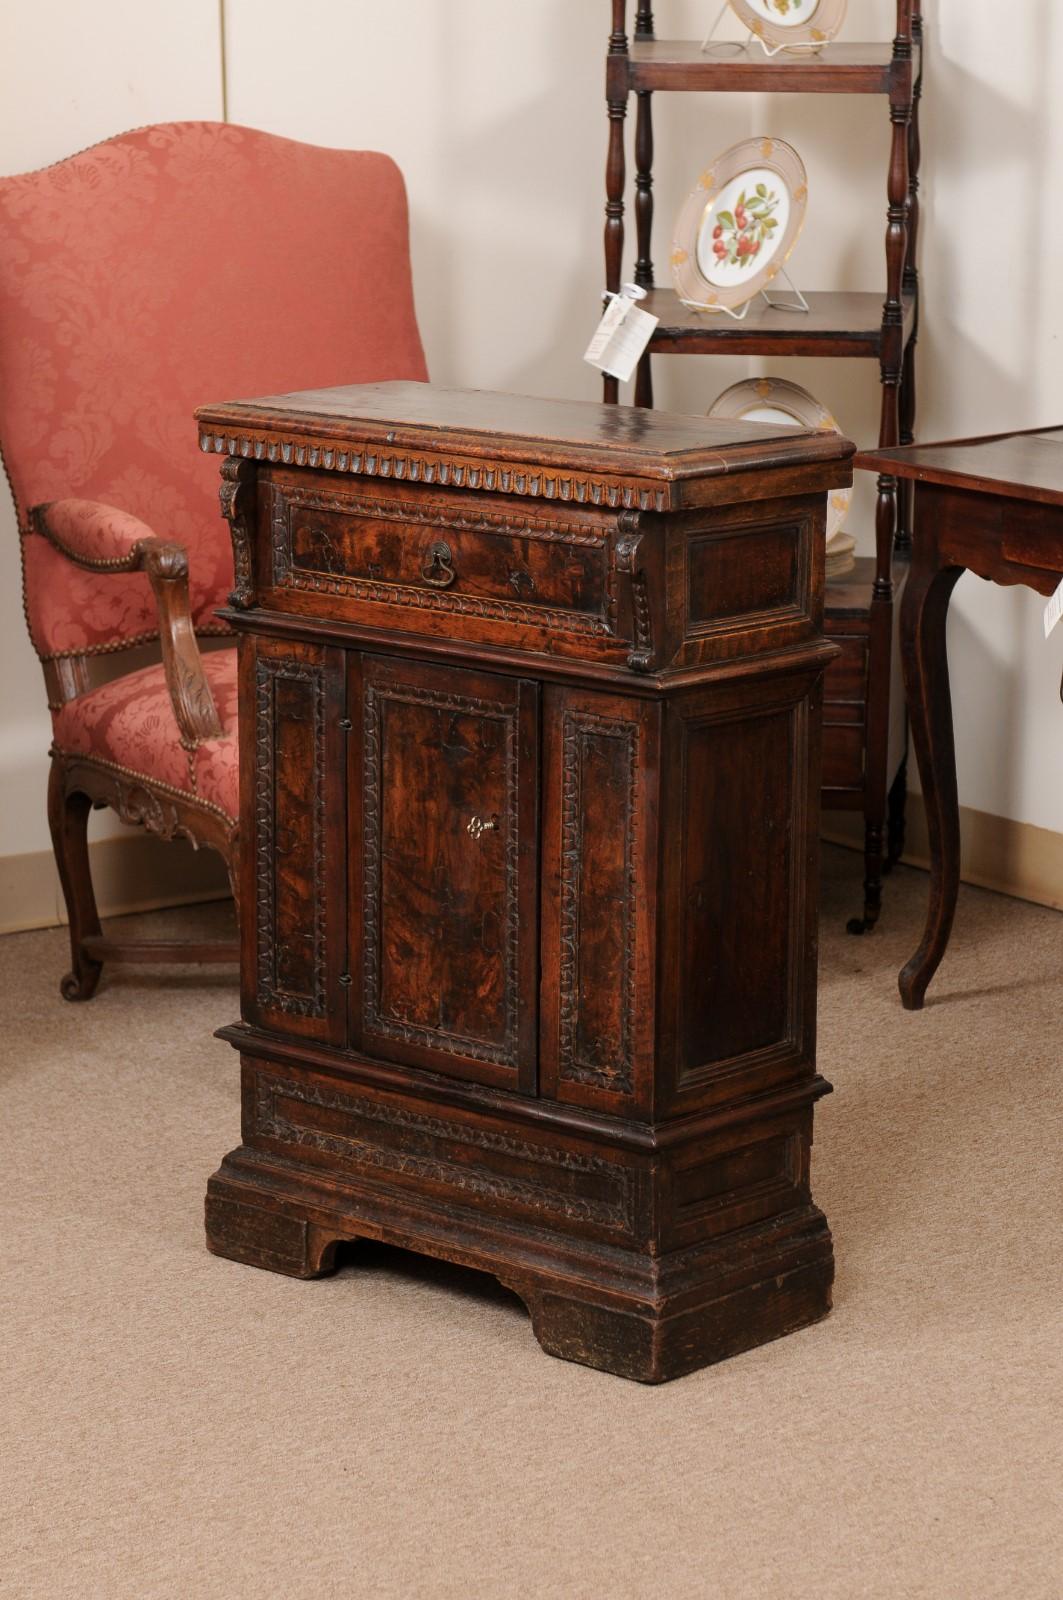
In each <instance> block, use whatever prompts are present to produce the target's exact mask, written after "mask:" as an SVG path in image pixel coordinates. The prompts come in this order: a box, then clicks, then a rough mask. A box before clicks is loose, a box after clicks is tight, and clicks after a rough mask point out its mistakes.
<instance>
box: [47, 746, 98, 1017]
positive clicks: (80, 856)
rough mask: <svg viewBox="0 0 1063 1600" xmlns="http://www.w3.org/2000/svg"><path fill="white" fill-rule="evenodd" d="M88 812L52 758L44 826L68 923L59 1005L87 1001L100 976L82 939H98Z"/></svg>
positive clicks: (86, 800)
mask: <svg viewBox="0 0 1063 1600" xmlns="http://www.w3.org/2000/svg"><path fill="white" fill-rule="evenodd" d="M91 810H92V801H91V800H90V799H89V797H88V795H87V794H82V793H81V791H80V790H76V789H75V790H72V791H70V792H68V791H67V787H66V771H65V768H64V765H63V762H62V761H61V760H60V759H58V758H57V757H54V756H53V758H52V770H51V773H50V775H49V778H48V826H49V827H50V828H51V831H52V849H53V850H54V852H55V864H56V867H57V868H58V870H59V881H60V883H61V884H62V886H63V899H64V900H65V901H66V912H67V917H68V919H69V922H70V959H71V962H72V970H71V971H70V972H68V973H67V975H66V977H65V978H64V979H63V981H62V983H61V984H60V985H59V992H60V994H61V995H62V996H63V999H64V1000H91V999H92V997H93V995H94V994H95V993H96V985H97V984H98V983H99V981H100V973H101V972H102V971H103V963H102V962H101V961H96V960H93V959H92V957H91V956H89V955H88V954H87V953H86V951H85V948H84V941H85V940H86V939H98V938H99V937H100V933H101V929H100V917H99V912H98V911H97V910H96V896H95V894H94V892H93V888H92V871H91V868H90V866H89V849H88V821H89V812H90V811H91Z"/></svg>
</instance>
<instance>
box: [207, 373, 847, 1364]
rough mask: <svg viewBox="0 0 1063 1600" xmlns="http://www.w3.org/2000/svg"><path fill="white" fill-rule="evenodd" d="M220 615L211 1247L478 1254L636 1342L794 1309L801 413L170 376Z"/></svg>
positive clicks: (817, 650)
mask: <svg viewBox="0 0 1063 1600" xmlns="http://www.w3.org/2000/svg"><path fill="white" fill-rule="evenodd" d="M197 418H198V422H199V427H200V443H201V446H202V448H203V449H204V450H208V451H215V452H217V453H218V454H219V455H221V456H222V457H223V458H224V459H223V464H222V476H223V483H222V501H223V507H224V509H225V512H226V515H227V517H228V519H229V523H230V527H231V530H232V536H233V547H234V553H235V561H236V588H235V591H234V594H233V601H232V608H231V610H230V611H229V612H228V613H227V616H228V620H229V621H230V622H231V623H232V625H233V626H234V628H236V630H237V631H238V633H239V636H240V652H241V701H240V716H241V740H242V746H241V759H242V767H241V794H242V813H241V841H242V842H241V863H242V866H241V870H242V891H241V922H242V948H243V961H242V1021H241V1022H240V1023H239V1024H237V1025H235V1026H233V1027H230V1028H226V1029H224V1030H223V1035H224V1036H225V1037H226V1038H228V1039H229V1040H230V1041H231V1042H232V1043H233V1045H234V1046H235V1047H236V1048H237V1049H238V1050H239V1051H240V1055H241V1059H242V1065H243V1129H242V1137H243V1142H242V1144H241V1145H240V1147H239V1148H238V1149H236V1150H234V1151H233V1152H232V1153H231V1154H230V1155H228V1156H227V1157H226V1158H225V1160H224V1161H223V1163H222V1166H221V1168H220V1170H219V1171H218V1172H217V1173H216V1174H215V1175H214V1177H213V1178H212V1179H211V1180H210V1184H209V1187H208V1194H207V1238H208V1242H209V1245H210V1248H211V1249H212V1250H214V1251H215V1252H217V1253H218V1254H220V1255H224V1256H230V1257H232V1258H234V1259H236V1260H238V1261H243V1262H247V1263H250V1264H253V1265H255V1266H259V1267H268V1268H270V1269H272V1270H274V1271H277V1272H285V1273H290V1274H293V1275H294V1276H297V1277H308V1278H309V1277H314V1276H316V1275H318V1274H320V1273H323V1272H327V1271H329V1270H330V1268H331V1267H332V1266H333V1265H334V1263H335V1258H336V1247H337V1244H338V1243H339V1242H340V1241H344V1240H352V1239H356V1238H358V1237H360V1236H361V1237H366V1238H373V1239H381V1240H385V1241H387V1242H389V1243H392V1244H397V1245H402V1246H405V1247H408V1248H410V1249H414V1250H418V1251H422V1252H425V1253H428V1254H430V1255H437V1256H442V1257H445V1258H446V1259H448V1260H452V1261H456V1262H461V1263H464V1264H466V1265H468V1266H471V1267H475V1268H479V1269H482V1270H483V1271H486V1272H489V1273H493V1274H494V1275H495V1276H497V1277H498V1278H499V1279H501V1280H502V1282H504V1283H506V1284H507V1285H509V1286H510V1287H511V1288H512V1289H513V1290H514V1291H515V1292H516V1293H517V1294H518V1295H519V1296H520V1297H521V1299H522V1300H523V1301H524V1302H525V1303H526V1305H527V1306H528V1309H529V1311H530V1313H531V1317H532V1323H533V1327H534V1330H535V1333H536V1336H537V1337H538V1339H539V1341H540V1343H541V1344H542V1345H543V1347H544V1349H546V1350H548V1351H550V1352H551V1353H552V1354H555V1355H558V1356H563V1357H566V1358H568V1359H570V1360H574V1361H582V1362H586V1363H588V1364H589V1365H591V1366H596V1367H601V1368H604V1369H606V1370H608V1371H611V1372H617V1373H621V1374H623V1375H625V1376H628V1377H632V1378H639V1379H644V1380H648V1381H659V1380H661V1379H666V1378H671V1377H675V1376H678V1375H679V1374H681V1373H683V1372H687V1371H690V1370H692V1369H693V1368H695V1367H699V1366H703V1365H705V1364H706V1363H708V1362H710V1361H715V1360H719V1359H721V1358H722V1357H724V1356H728V1355H731V1354H734V1353H735V1352H737V1351H739V1350H744V1349H747V1348H749V1347H750V1346H752V1345H755V1344H759V1343H762V1342H764V1341H765V1340H768V1339H772V1338H776V1337H778V1336H779V1335H781V1334H784V1333H787V1332H789V1331H791V1330H793V1329H795V1328H799V1327H802V1326H804V1325H805V1324H807V1323H809V1322H812V1321H815V1320H816V1319H817V1318H819V1317H821V1316H823V1315H824V1314H825V1312H826V1311H827V1310H828V1308H829V1305H830V1287H831V1281H832V1277H833V1258H832V1253H831V1240H830V1233H829V1231H828V1228H827V1224H826V1221H825V1219H824V1217H823V1215H822V1213H821V1212H820V1211H819V1210H818V1209H817V1208H816V1207H815V1206H814V1205H813V1204H812V1200H811V1194H810V1187H809V1151H810V1146H811V1142H812V1111H813V1106H814V1103H815V1101H816V1100H817V1098H818V1097H819V1096H820V1095H821V1094H823V1093H824V1092H825V1091H826V1089H827V1087H828V1086H827V1085H826V1084H825V1083H824V1081H823V1079H822V1078H821V1077H819V1076H818V1075H817V1072H816V1066H815V1009H816V1007H815V993H816V991H815V984H816V904H815V900H816V889H815V867H816V857H817V847H816V834H817V824H818V817H819V746H820V726H821V685H822V676H823V671H824V667H825V664H826V662H827V661H828V660H829V659H830V657H831V654H832V647H831V646H830V645H829V644H827V643H825V641H824V639H823V636H822V602H823V593H822V591H823V544H824V515H825V506H826V495H827V492H828V491H829V490H830V489H832V488H835V487H837V486H839V485H841V484H843V483H847V482H848V481H849V479H850V474H851V466H850V460H851V456H852V446H850V445H849V444H847V443H846V442H845V441H843V440H839V439H838V438H837V437H836V436H835V435H833V434H829V433H814V432H808V433H806V432H801V431H799V430H796V429H788V430H781V429H775V430H772V429H770V428H763V427H762V428H757V427H750V426H746V425H742V424H732V423H714V422H709V421H707V420H706V419H704V418H695V417H674V416H668V415H667V414H664V413H660V412H648V411H636V410H629V409H626V408H614V407H605V406H597V405H586V404H563V403H557V402H548V401H538V400H527V399H522V398H518V397H515V396H508V395H493V394H478V393H467V392H463V391H453V390H452V391H447V390H441V389H436V388H432V387H430V386H428V385H423V384H406V383H396V384H380V385H373V386H366V387H361V388H350V389H333V390H323V391H317V392H310V393H306V394H300V395H286V396H281V397H279V398H276V399H266V400H257V401H251V402H246V403H234V404H229V405H220V406H210V407H206V408H204V409H202V410H201V411H200V412H199V413H197Z"/></svg>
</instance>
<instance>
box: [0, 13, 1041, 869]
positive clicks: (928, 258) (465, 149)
mask: <svg viewBox="0 0 1063 1600" xmlns="http://www.w3.org/2000/svg"><path fill="white" fill-rule="evenodd" d="M6 6H7V9H8V10H9V11H11V10H13V9H14V0H6ZM632 9H633V6H632ZM716 9H717V6H716V0H657V6H656V11H657V22H658V30H659V32H660V33H661V34H662V35H673V36H680V35H685V36H688V37H700V35H701V34H702V33H704V31H705V29H706V28H707V27H708V24H709V22H710V21H711V19H712V16H713V14H714V13H715V11H716ZM927 9H928V11H929V13H930V16H929V30H928V34H929V63H928V81H927V93H926V99H925V102H924V152H925V168H924V170H925V181H924V186H923V200H924V211H923V216H924V223H923V250H922V266H923V272H924V283H925V289H926V302H925V304H926V312H925V319H924V321H925V326H924V333H923V337H922V340H921V343H920V358H921V380H920V401H921V410H920V424H919V426H920V431H921V433H922V435H923V436H924V437H927V438H929V437H933V436H936V437H948V436H949V435H955V434H959V433H970V432H977V431H979V430H985V431H999V430H1001V429H1004V428H1009V427H1016V428H1021V427H1030V426H1034V425H1037V424H1041V423H1044V424H1046V425H1048V424H1051V423H1053V422H1063V392H1061V391H1063V380H1061V378H1060V377H1059V376H1058V374H1057V368H1056V360H1055V356H1056V352H1057V350H1058V346H1059V338H1060V333H1061V330H1063V300H1061V299H1060V297H1059V295H1058V294H1057V293H1056V292H1055V291H1056V279H1057V277H1058V276H1059V267H1060V265H1061V262H1063V254H1061V246H1063V221H1061V220H1060V212H1061V211H1063V205H1060V204H1058V203H1054V202H1055V201H1056V197H1055V195H1054V193H1053V191H1054V188H1055V184H1054V178H1053V175H1054V173H1055V172H1056V171H1057V170H1059V166H1060V157H1061V156H1063V106H1061V105H1060V103H1059V101H1058V98H1057V97H1056V96H1055V95H1054V94H1053V92H1052V84H1053V80H1054V79H1056V78H1058V76H1059V74H1060V71H1061V70H1063V19H1061V18H1060V17H1059V16H1058V15H1057V7H1056V6H1055V5H1054V4H1053V3H1052V0H1025V3H1024V4H1023V5H1022V6H1015V7H1008V8H1007V11H1006V16H1004V14H1003V13H1002V11H1001V8H1000V7H999V6H988V5H987V6H975V7H972V6H971V5H970V4H969V3H968V0H929V3H928V6H927ZM892 10H893V8H892V6H891V4H890V0H851V4H850V8H849V20H848V22H847V24H846V30H845V34H846V37H848V38H850V39H855V38H859V37H866V36H870V35H872V34H873V35H874V36H876V37H879V38H882V39H888V38H889V37H890V35H891V32H892V22H893V18H892V17H891V12H892ZM608 13H609V7H608V3H607V0H302V4H301V5H300V6H299V7H298V13H297V16H296V14H295V13H293V9H292V7H291V5H290V4H288V3H287V0H284V3H282V0H227V4H226V14H227V29H226V43H227V62H228V86H229V114H230V117H231V119H232V120H233V121H237V122H244V123H249V124H252V125H254V126H257V127H262V128H267V129H270V130H273V131H275V132H278V133H283V134H287V135H290V136H292V137H295V138H302V139H308V140H312V141H317V142H321V143H325V144H336V145H348V146H355V147H356V146H373V147H377V148H381V149H385V150H389V151H391V152H392V153H393V154H394V155H395V156H396V157H397V159H398V160H399V162H400V164H401V165H402V166H403V168H404V170H405V173H406V177H407V182H408V184H409V189H410V197H411V207H412V225H413V248H414V269H415V282H416V288H417V300H418V310H419V315H420V319H421V326H422V330H423V333H424V338H425V344H426V347H427V352H428V359H429V366H430V370H431V371H432V373H433V376H434V377H435V378H436V379H437V380H438V381H440V382H443V383H452V384H465V385H469V386H478V387H484V388H502V389H514V390H520V391H524V392H527V393H533V394H543V395H551V394H555V395H566V396H582V397H586V398H593V397H594V396H595V395H596V394H597V392H598V389H597V382H596V379H595V377H594V375H593V374H592V373H591V372H590V371H589V369H587V368H585V367H584V366H583V365H582V363H581V361H580V359H579V358H580V354H581V352H582V349H583V347H584V345H585V343H586V340H587V338H588V337H589V334H590V331H591V328H592V326H593V322H594V315H595V313H594V307H595V304H596V296H597V294H598V292H599V290H600V288H601V284H602V255H601V235H602V203H603V198H604V196H603V188H602V182H603V180H602V173H603V166H604V155H605V137H606V124H605V116H604V107H603V103H602V100H603V95H602V85H603V57H604V47H605V40H606V36H607V34H608V28H609V15H608ZM5 32H6V35H7V36H6V38H5V39H4V49H3V51H2V53H0V171H8V172H10V171H17V170H21V169H23V168H25V167H28V166H36V165H39V164H41V163H43V162H47V161H50V160H53V159H55V158H56V157H57V156H60V155H62V154H64V153H67V152H68V151H71V150H76V149H78V148H81V147H82V146H84V145H86V144H89V143H91V142H92V141H93V140H95V139H97V138H100V137H101V136H103V135H105V134H107V133H110V132H113V131H117V130H119V129H121V128H123V127H130V126H134V125H136V124H137V123H141V122H145V121H157V120H164V119H166V118H170V117H177V116H192V117H201V116H202V117H206V116H216V115H218V114H219V107H220V40H219V35H218V6H217V3H216V0H182V4H181V5H180V6H178V5H175V4H172V3H167V0H97V3H96V4H95V5H93V6H92V7H88V6H85V5H83V4H81V3H78V0H47V3H40V0H38V3H37V4H35V5H34V6H33V7H30V6H28V5H25V4H23V5H22V6H21V7H19V8H18V9H17V17H16V18H15V20H14V22H13V23H11V22H9V23H7V24H6V25H5ZM632 122H633V118H632ZM632 131H633V129H632ZM754 131H757V132H759V131H766V132H771V133H774V134H776V135H777V136H780V137H783V138H788V139H790V140H791V141H792V142H793V143H795V144H796V145H797V147H798V148H799V150H801V152H802V154H803V156H804V158H805V160H806V163H807V165H808V168H809V174H810V197H811V198H810V211H809V221H808V224H807V226H806V230H805V234H804V237H803V239H802V241H801V244H800V245H799V247H798V250H797V252H796V254H795V256H794V259H793V270H794V275H795V277H796V278H797V279H798V280H799V281H800V282H801V284H802V285H803V286H804V287H806V288H832V287H851V288H874V289H876V290H877V289H879V288H884V276H883V274H884V268H883V259H884V257H883V239H884V233H885V162H886V153H887V149H888V137H889V126H888V117H887V114H886V109H885V106H884V103H883V102H882V101H881V100H880V99H878V98H866V99H865V98H863V97H855V98H853V99H844V98H840V97H839V98H833V97H832V98H814V99H812V98H803V97H785V98H776V99H772V100H766V99H750V98H749V97H738V96H736V97H707V96H697V95H683V96H678V95H677V96H670V97H663V96H659V97H658V100H657V151H658V161H657V197H658V230H657V238H656V251H655V253H656V257H657V260H658V262H659V263H664V262H666V260H667V255H668V243H669V238H670V230H671V222H672V218H673V215H674V213H675V211H676V209H677V208H678V205H679V203H680V201H681V200H682V198H683V196H684V194H685V192H686V190H687V188H688V187H689V185H690V184H691V182H692V181H693V180H694V178H695V177H696V175H697V173H698V172H699V171H701V169H702V168H703V167H704V165H705V164H706V161H707V160H709V159H711V157H712V156H713V155H715V154H716V153H717V152H718V151H719V150H720V149H722V148H724V147H725V146H726V145H727V144H729V143H731V142H732V141H733V140H735V139H738V138H743V137H745V136H746V135H748V134H749V133H751V132H754ZM1034 230H1036V235H1037V237H1036V241H1034V240H1033V239H1032V238H1031V233H1032V232H1033V231H1034ZM632 257H633V250H632V249H629V251H628V266H629V267H630V262H631V259H632ZM657 368H658V401H659V403H664V404H670V405H672V406H675V407H679V408H683V409H690V410H704V409H706V408H707V407H708V405H709V404H710V403H711V401H712V400H713V398H714V397H715V395H716V394H717V393H718V392H719V390H720V389H721V388H723V387H725V386H726V385H727V384H728V383H730V382H732V381H733V380H734V378H735V377H736V376H737V375H740V374H741V373H742V372H744V371H746V370H748V364H742V363H735V362H729V363H719V362H709V361H700V360H661V361H658V363H657ZM781 370H782V371H783V373H784V375H788V376H792V377H794V378H796V379H797V380H798V381H799V382H804V383H806V384H807V385H808V386H809V387H811V388H812V389H813V390H814V391H816V392H817V393H819V394H820V395H821V396H822V398H823V399H824V400H825V401H827V402H828V403H829V404H830V405H831V406H832V408H833V409H835V410H836V412H837V414H838V415H839V417H840V418H841V420H842V422H843V423H844V425H845V426H846V427H847V428H848V430H849V431H850V432H851V433H852V434H853V435H854V437H856V438H858V439H859V441H860V442H861V443H864V444H866V443H872V442H874V438H875V435H876V432H877V402H878V394H877V377H876V374H875V372H874V370H873V368H872V366H871V365H870V364H864V363H851V362H788V363H784V364H782V367H781ZM862 506H863V509H862V510H861V511H858V513H857V518H856V521H855V523H854V528H853V531H854V532H855V533H856V534H857V536H858V538H859V539H860V543H861V546H862V547H863V548H864V549H867V550H870V549H871V546H872V542H873V541H872V536H871V526H870V518H869V516H868V515H867V514H866V513H867V497H866V493H865V496H864V497H863V501H862ZM0 540H2V543H0V607H2V608H3V609H2V611H0V786H2V793H3V804H2V807H0V856H2V855H4V854H7V853H13V852H18V851H27V850H31V849H37V848H41V847H42V845H43V844H45V843H46V838H47V836H46V831H45V827H44V815H43V793H44V778H45V762H44V751H45V749H46V747H47V742H48V730H47V719H46V716H45V714H44V712H43V695H42V694H41V689H40V679H39V673H38V669H37V666H36V662H35V661H34V659H33V656H32V654H31V652H30V650H29V647H28V645H27V644H26V643H25V641H24V638H23V628H22V620H21V610H20V605H19V599H18V577H17V564H16V551H15V543H14V534H13V528H12V526H11V524H10V521H9V520H8V521H5V522H4V524H3V526H2V527H0ZM1039 618H1040V603H1039V601H1038V600H1037V598H1036V597H1034V596H1032V595H1030V594H1028V593H1025V592H1006V591H1003V590H1001V589H999V588H992V589H990V588H988V587H986V586H984V585H981V584H980V583H979V582H978V580H977V579H974V578H965V579H964V580H963V582H962V584H961V586H960V589H959V590H958V592H957V596H956V600H955V602H954V619H953V623H952V636H951V646H952V661H953V679H954V689H955V698H956V706H957V718H958V724H959V726H958V743H959V756H960V783H961V792H962V796H963V799H964V800H965V802H966V803H967V804H969V805H972V806H974V807H977V808H978V809H981V810H985V811H990V812H994V813H997V814H999V815H1005V816H1009V817H1013V818H1016V819H1017V820H1020V821H1025V822H1034V823H1038V824H1040V825H1041V826H1043V827H1047V828H1051V829H1054V830H1056V831H1058V832H1063V783H1061V782H1060V778H1061V775H1063V759H1061V751H1063V710H1061V708H1060V705H1059V701H1058V688H1059V679H1060V672H1061V669H1063V637H1061V638H1060V639H1058V640H1056V641H1053V642H1052V643H1051V644H1050V645H1047V646H1046V645H1045V643H1044V641H1043V638H1042V636H1041V629H1040V620H1039ZM1061 633H1063V630H1061Z"/></svg>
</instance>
